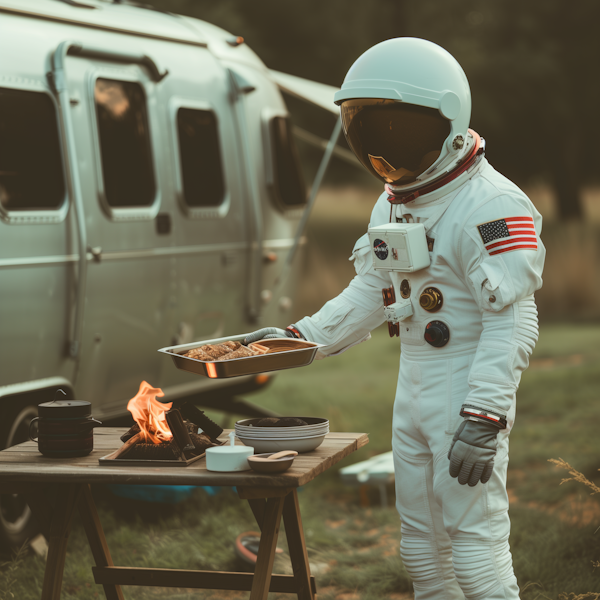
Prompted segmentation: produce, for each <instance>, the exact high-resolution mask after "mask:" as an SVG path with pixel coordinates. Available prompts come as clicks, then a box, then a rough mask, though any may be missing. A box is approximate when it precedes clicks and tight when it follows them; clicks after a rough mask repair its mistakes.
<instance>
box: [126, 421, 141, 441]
mask: <svg viewBox="0 0 600 600" xmlns="http://www.w3.org/2000/svg"><path fill="white" fill-rule="evenodd" d="M140 431H141V429H140V426H139V425H138V424H137V423H134V424H133V425H132V426H131V427H130V428H129V431H128V432H127V433H124V434H123V435H122V436H121V441H122V442H126V441H127V440H130V439H131V438H132V437H133V436H134V435H135V434H136V433H139V432H140Z"/></svg>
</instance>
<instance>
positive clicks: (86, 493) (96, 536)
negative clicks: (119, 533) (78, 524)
mask: <svg viewBox="0 0 600 600" xmlns="http://www.w3.org/2000/svg"><path fill="white" fill-rule="evenodd" d="M79 514H80V516H81V521H82V523H83V528H84V529H85V534H86V535H87V539H88V542H89V544H90V548H91V550H92V554H93V556H94V561H95V562H96V566H97V567H112V566H114V563H113V561H112V557H111V556H110V551H109V549H108V545H107V543H106V538H105V537H104V531H103V529H102V525H101V524H100V519H99V518H98V511H97V510H96V505H95V504H94V498H93V497H92V491H91V490H90V486H89V485H87V484H86V485H84V486H83V489H82V492H81V496H80V498H79ZM102 587H103V588H104V595H105V596H106V598H107V600H124V599H123V592H122V591H121V586H119V585H115V584H103V585H102Z"/></svg>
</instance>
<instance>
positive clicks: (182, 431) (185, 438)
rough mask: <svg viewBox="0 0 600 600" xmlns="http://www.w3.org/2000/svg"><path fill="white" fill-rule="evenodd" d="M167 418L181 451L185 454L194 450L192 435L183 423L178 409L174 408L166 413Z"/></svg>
mask: <svg viewBox="0 0 600 600" xmlns="http://www.w3.org/2000/svg"><path fill="white" fill-rule="evenodd" d="M166 416H167V423H168V424H169V429H170V430H171V433H172V434H173V437H174V438H175V441H176V442H177V445H178V446H179V448H180V449H181V451H182V452H183V453H184V454H185V453H186V452H189V451H191V450H194V444H193V443H192V440H191V439H190V434H189V432H188V430H187V427H186V426H185V423H184V422H183V418H182V417H181V413H180V412H179V411H178V410H177V409H176V408H173V409H172V410H170V411H168V412H167V413H166Z"/></svg>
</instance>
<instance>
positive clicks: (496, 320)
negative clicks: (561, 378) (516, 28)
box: [257, 38, 545, 600]
mask: <svg viewBox="0 0 600 600" xmlns="http://www.w3.org/2000/svg"><path fill="white" fill-rule="evenodd" d="M335 100H336V103H337V104H340V105H341V112H342V120H343V124H344V131H345V134H346V138H347V140H348V142H349V144H350V146H351V147H352V149H353V151H354V152H355V154H356V155H357V157H358V158H359V160H361V162H362V163H363V165H364V166H365V167H366V168H367V169H368V170H369V171H370V172H371V173H372V174H374V175H375V176H376V177H378V178H379V179H381V180H382V181H384V182H385V184H386V191H385V193H383V194H382V195H381V196H380V198H379V199H378V201H377V203H376V205H375V207H374V209H373V212H372V215H371V221H370V224H369V233H367V234H365V235H364V236H363V237H361V238H360V239H359V240H358V241H357V243H356V245H355V247H354V250H353V252H352V257H351V260H353V261H354V265H355V268H356V273H357V274H356V277H355V278H354V279H353V280H352V282H351V283H350V285H349V286H348V287H347V288H346V289H345V290H344V291H343V292H342V293H341V294H340V295H339V296H337V297H336V298H334V299H333V300H331V301H329V302H327V303H326V304H325V305H324V306H323V308H322V309H321V310H320V311H319V312H317V313H316V314H314V315H313V316H311V317H305V318H304V319H302V320H300V321H298V322H297V323H296V324H295V325H293V326H291V327H290V328H289V331H288V333H287V335H301V336H303V337H305V338H306V339H307V340H312V341H315V342H319V343H321V344H325V345H326V346H325V348H323V349H322V354H323V355H324V356H331V355H334V354H339V353H341V352H343V351H345V350H347V349H348V348H349V347H351V346H353V345H354V344H357V343H359V342H362V341H364V340H366V339H368V338H369V337H370V333H369V332H370V331H371V330H372V329H374V328H375V327H377V326H379V325H380V324H381V323H382V322H383V321H384V320H385V319H387V320H388V322H389V327H390V333H391V334H392V333H398V332H399V335H400V341H401V359H400V374H399V378H398V387H397V393H396V399H395V404H394V415H393V440H392V448H393V451H394V460H395V475H396V497H397V508H398V512H399V514H400V517H401V520H402V540H401V545H400V547H401V555H402V559H403V561H404V564H405V566H406V568H407V570H408V572H409V574H410V576H411V578H412V580H413V585H414V590H415V598H416V599H417V600H430V599H431V600H433V599H435V600H441V599H459V598H465V597H466V598H468V599H473V600H475V599H477V600H484V599H485V600H496V599H498V600H500V599H501V600H513V599H516V598H518V597H519V588H518V586H517V582H516V578H515V576H514V572H513V567H512V557H511V554H510V550H509V545H508V537H509V531H510V521H509V517H508V497H507V492H506V470H507V464H508V434H509V432H510V430H511V428H512V425H513V422H514V416H515V392H516V389H517V387H518V385H519V380H520V377H521V373H522V372H523V370H524V369H526V368H527V365H528V361H529V355H530V354H531V351H532V350H533V347H534V345H535V342H536V340H537V334H538V329H537V310H536V306H535V302H534V299H533V293H534V292H535V291H536V290H537V289H539V288H540V287H541V284H542V279H541V273H542V268H543V263H544V256H545V249H544V246H543V245H542V242H541V240H540V238H539V235H540V232H541V217H540V215H539V213H538V212H537V211H536V209H535V208H534V206H533V205H532V203H531V202H530V200H529V199H528V198H527V196H526V195H525V194H524V193H523V192H522V191H521V190H520V189H519V188H518V187H517V186H515V185H514V184H513V183H511V182H510V181H509V180H507V179H506V178H505V177H503V176H502V175H500V174H499V173H498V172H497V171H495V170H494V169H493V168H492V167H491V166H490V165H489V164H488V162H487V160H486V159H485V157H484V155H483V148H484V143H483V141H482V140H481V139H480V138H479V136H478V135H477V134H476V133H475V132H474V131H471V130H468V124H469V120H470V110H471V103H470V92H469V86H468V82H467V79H466V76H465V75H464V72H463V71H462V69H461V67H460V66H459V65H458V63H457V62H456V60H455V59H454V58H453V57H452V56H451V55H450V54H448V53H447V52H446V51H445V50H443V49H442V48H440V47H439V46H437V45H435V44H433V43H431V42H427V41H424V40H418V39H413V38H397V39H393V40H387V41H385V42H382V43H381V44H378V45H377V46H375V47H373V48H371V49H370V50H368V51H367V52H366V53H365V54H363V55H362V56H361V57H360V58H359V59H358V60H357V61H356V63H355V64H354V65H353V66H352V67H351V69H350V71H349V72H348V75H347V76H346V79H345V81H344V85H343V86H342V89H341V90H340V91H339V92H337V94H336V98H335ZM406 224H408V226H407V225H406ZM414 224H417V225H414ZM415 236H416V237H415ZM420 261H421V262H420ZM423 265H426V266H423ZM390 288H392V289H390ZM382 290H384V297H385V298H386V299H387V302H386V304H388V305H389V306H387V307H386V309H385V313H384V305H383V301H382ZM257 333H259V332H257ZM260 335H261V336H263V337H264V336H265V331H264V330H263V331H262V333H260ZM456 478H457V479H456ZM467 483H468V485H465V484H467Z"/></svg>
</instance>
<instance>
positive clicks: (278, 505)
mask: <svg viewBox="0 0 600 600" xmlns="http://www.w3.org/2000/svg"><path fill="white" fill-rule="evenodd" d="M284 501H285V497H279V498H268V499H267V503H266V505H265V512H264V515H263V522H262V527H261V534H260V544H259V546H258V555H257V559H256V567H255V569H254V579H253V580H252V590H251V592H250V600H267V595H268V594H269V586H270V585H271V574H272V572H273V562H274V561H275V548H276V547H277V536H278V535H279V527H280V524H281V513H282V511H283V503H284Z"/></svg>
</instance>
